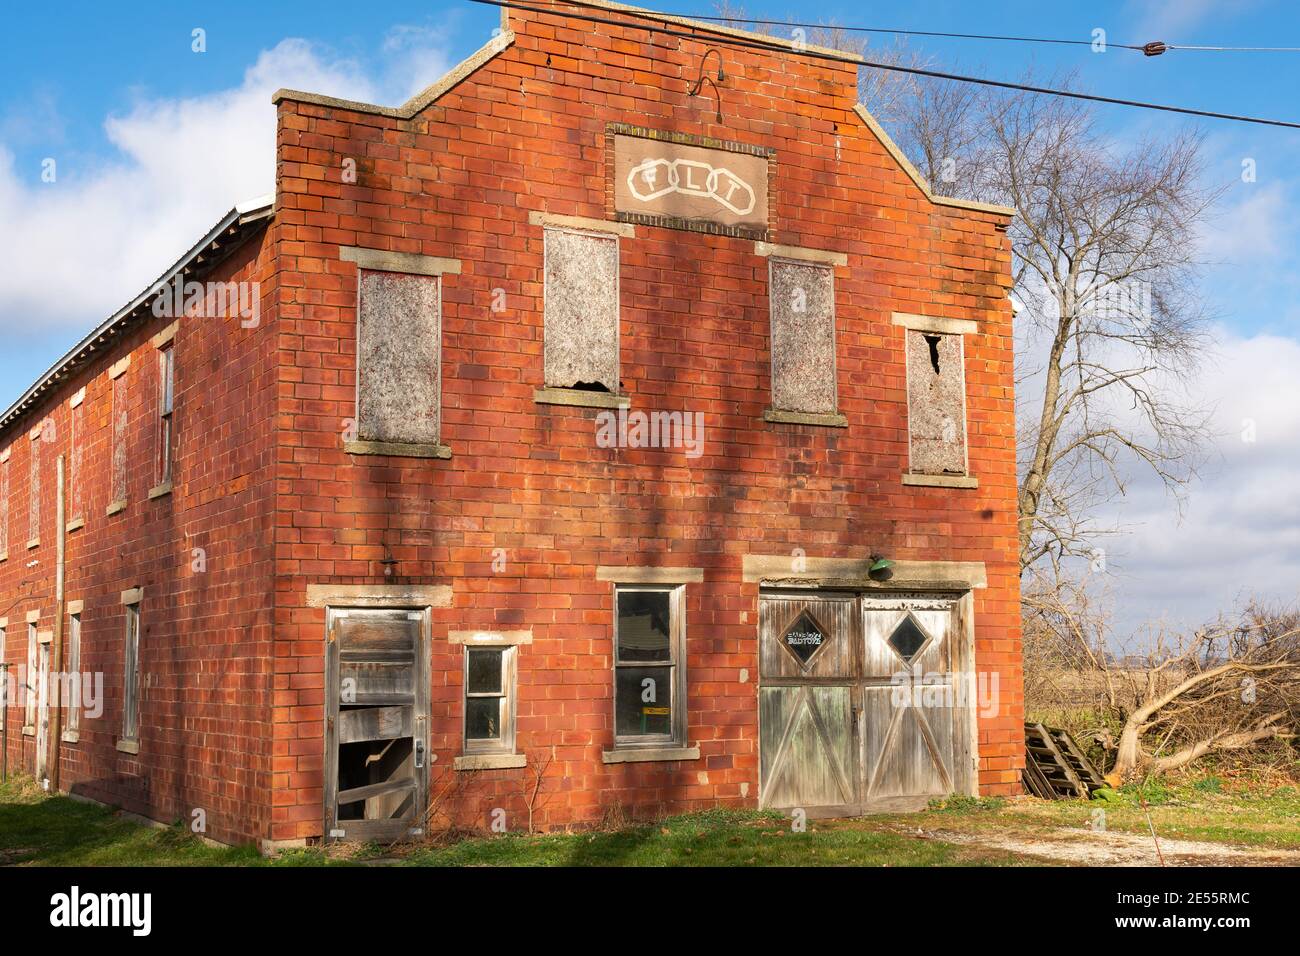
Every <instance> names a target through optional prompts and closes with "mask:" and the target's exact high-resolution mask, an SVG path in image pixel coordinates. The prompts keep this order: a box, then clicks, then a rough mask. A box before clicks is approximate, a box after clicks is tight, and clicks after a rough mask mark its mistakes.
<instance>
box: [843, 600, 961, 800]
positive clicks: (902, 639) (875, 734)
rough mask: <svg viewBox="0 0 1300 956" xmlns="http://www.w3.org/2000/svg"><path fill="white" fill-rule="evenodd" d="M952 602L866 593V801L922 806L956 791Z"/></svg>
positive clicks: (864, 678) (864, 764)
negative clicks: (935, 798) (933, 798)
mask: <svg viewBox="0 0 1300 956" xmlns="http://www.w3.org/2000/svg"><path fill="white" fill-rule="evenodd" d="M953 608H954V600H953V599H952V598H945V597H933V596H928V595H924V594H917V595H897V596H893V595H891V596H888V597H876V596H873V595H868V596H864V597H863V599H862V633H863V662H862V663H863V668H862V671H863V684H862V694H863V715H862V716H863V719H862V735H863V736H862V767H863V790H862V799H863V802H864V804H866V805H867V806H868V807H871V806H872V805H877V806H882V808H883V807H884V806H888V805H890V804H892V803H895V802H897V803H899V804H900V805H908V804H911V805H921V804H924V803H925V802H926V801H927V800H929V799H930V798H932V797H935V796H940V795H943V794H948V793H952V792H953V791H954V790H957V789H958V763H957V760H956V759H955V758H956V756H957V751H956V744H957V738H956V733H955V731H956V724H957V716H958V715H957V713H956V709H955V708H956V704H957V703H958V700H957V695H956V687H955V681H954V667H953V640H952V635H953Z"/></svg>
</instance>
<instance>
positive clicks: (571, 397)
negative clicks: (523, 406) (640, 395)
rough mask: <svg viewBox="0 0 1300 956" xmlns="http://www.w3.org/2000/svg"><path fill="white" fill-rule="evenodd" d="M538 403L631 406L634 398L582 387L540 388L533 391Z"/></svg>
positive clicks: (585, 406) (597, 406) (604, 406)
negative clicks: (592, 390)
mask: <svg viewBox="0 0 1300 956" xmlns="http://www.w3.org/2000/svg"><path fill="white" fill-rule="evenodd" d="M533 401H534V402H536V403H537V404H538V405H574V406H577V407H580V408H630V407H631V406H632V399H630V398H628V397H627V396H625V395H612V394H610V393H609V392H588V391H584V390H583V389H580V388H539V389H537V390H535V391H534V392H533Z"/></svg>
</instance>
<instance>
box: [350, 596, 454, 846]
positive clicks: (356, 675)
mask: <svg viewBox="0 0 1300 956" xmlns="http://www.w3.org/2000/svg"><path fill="white" fill-rule="evenodd" d="M326 627H327V631H328V634H327V639H328V653H327V675H326V702H327V707H326V726H325V836H326V839H331V840H338V839H343V840H395V839H398V838H400V837H403V836H406V835H407V834H408V833H410V832H412V831H418V830H420V828H421V827H422V825H423V817H424V810H425V804H426V801H427V799H428V759H427V758H428V727H427V725H428V714H429V674H428V664H427V660H428V657H427V655H428V633H429V617H428V611H427V610H406V609H401V608H391V609H390V608H330V609H329V613H328V617H327V623H326Z"/></svg>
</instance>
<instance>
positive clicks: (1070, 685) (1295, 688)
mask: <svg viewBox="0 0 1300 956" xmlns="http://www.w3.org/2000/svg"><path fill="white" fill-rule="evenodd" d="M1087 585H1088V582H1087V581H1086V580H1085V579H1077V578H1070V577H1068V576H1065V575H1057V574H1052V573H1046V572H1042V571H1037V570H1031V572H1030V573H1029V575H1028V577H1027V580H1026V585H1025V588H1024V595H1023V603H1024V619H1025V697H1026V705H1027V708H1028V707H1031V706H1032V707H1033V708H1037V709H1042V708H1054V707H1059V708H1060V709H1061V710H1070V709H1077V708H1080V707H1082V709H1084V710H1085V711H1090V712H1091V713H1092V714H1093V715H1094V716H1095V718H1096V719H1098V720H1099V722H1100V726H1098V727H1096V728H1093V729H1092V730H1090V731H1088V733H1089V735H1090V736H1092V737H1093V739H1094V740H1096V741H1097V742H1098V743H1099V744H1101V746H1102V748H1103V749H1104V750H1105V751H1107V752H1108V753H1109V754H1110V755H1111V757H1112V765H1111V767H1110V774H1109V775H1108V776H1110V778H1111V779H1112V780H1113V781H1114V782H1119V781H1122V780H1126V779H1131V778H1133V777H1135V776H1138V775H1147V774H1161V773H1166V772H1168V771H1171V770H1177V769H1180V768H1182V767H1186V766H1188V765H1190V764H1192V763H1193V762H1195V761H1197V760H1199V759H1200V758H1202V757H1204V756H1206V755H1208V754H1212V753H1223V752H1227V751H1239V750H1245V749H1247V748H1251V747H1254V746H1255V745H1257V744H1261V743H1263V742H1265V741H1270V740H1275V739H1289V738H1290V737H1291V736H1292V735H1293V734H1294V730H1295V727H1296V726H1297V721H1298V719H1300V710H1298V709H1297V705H1296V701H1297V700H1298V699H1300V613H1297V612H1296V611H1294V610H1285V609H1282V610H1279V609H1273V608H1268V607H1265V606H1263V605H1261V604H1251V605H1249V606H1247V608H1246V609H1245V610H1244V611H1243V612H1242V613H1241V615H1240V616H1238V617H1237V618H1236V619H1233V620H1228V619H1220V620H1218V621H1216V622H1215V623H1214V624H1212V625H1209V626H1207V627H1204V628H1201V629H1199V630H1197V631H1195V632H1193V633H1190V634H1186V633H1179V632H1170V631H1168V630H1158V631H1157V632H1156V633H1155V634H1154V635H1152V636H1151V639H1149V640H1146V641H1143V642H1142V643H1143V645H1144V646H1145V647H1146V650H1145V651H1144V652H1142V653H1137V654H1123V653H1117V652H1116V651H1114V650H1112V648H1113V647H1114V645H1115V643H1116V641H1115V639H1114V638H1113V636H1112V635H1111V634H1110V633H1109V631H1108V628H1107V613H1106V610H1105V607H1104V605H1102V604H1100V603H1099V602H1098V601H1097V599H1096V598H1095V596H1094V595H1091V594H1090V593H1089V590H1088V586H1087ZM1031 697H1032V704H1031Z"/></svg>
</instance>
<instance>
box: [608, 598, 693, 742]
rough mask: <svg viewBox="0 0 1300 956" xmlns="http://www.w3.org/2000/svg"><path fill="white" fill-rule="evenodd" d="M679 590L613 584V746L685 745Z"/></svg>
mask: <svg viewBox="0 0 1300 956" xmlns="http://www.w3.org/2000/svg"><path fill="white" fill-rule="evenodd" d="M685 590H686V589H685V586H684V585H675V586H667V587H649V586H646V587H642V586H633V585H619V586H618V587H617V588H616V590H615V594H614V597H615V621H614V747H615V749H616V750H618V749H624V748H629V749H630V748H644V747H684V746H685V745H686V713H685V700H686V639H685V638H686V622H685V619H684V611H683V607H684V596H685Z"/></svg>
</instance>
